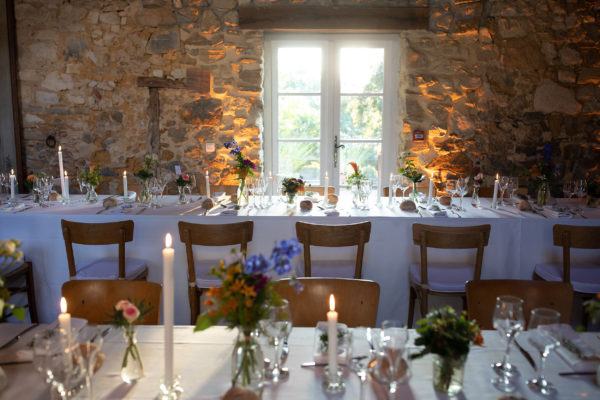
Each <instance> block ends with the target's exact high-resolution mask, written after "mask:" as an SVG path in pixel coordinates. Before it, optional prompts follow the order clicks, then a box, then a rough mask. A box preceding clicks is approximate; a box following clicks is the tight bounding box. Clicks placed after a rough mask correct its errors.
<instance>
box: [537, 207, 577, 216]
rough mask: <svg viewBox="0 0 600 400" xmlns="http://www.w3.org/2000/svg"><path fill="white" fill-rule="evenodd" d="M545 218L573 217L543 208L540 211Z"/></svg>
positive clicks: (563, 212) (569, 214)
mask: <svg viewBox="0 0 600 400" xmlns="http://www.w3.org/2000/svg"><path fill="white" fill-rule="evenodd" d="M541 212H542V213H543V214H544V215H545V216H547V217H550V218H572V217H573V215H572V214H571V213H568V212H566V211H561V210H555V209H553V208H550V207H544V208H543V209H542V211H541Z"/></svg>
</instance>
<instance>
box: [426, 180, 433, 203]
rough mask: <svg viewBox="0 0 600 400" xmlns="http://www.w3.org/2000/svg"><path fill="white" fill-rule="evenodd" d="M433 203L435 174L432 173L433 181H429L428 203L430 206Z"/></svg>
mask: <svg viewBox="0 0 600 400" xmlns="http://www.w3.org/2000/svg"><path fill="white" fill-rule="evenodd" d="M432 201H433V172H432V173H431V179H429V193H428V194H427V203H428V204H430V203H431V202H432Z"/></svg>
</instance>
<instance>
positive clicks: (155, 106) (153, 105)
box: [146, 87, 160, 154]
mask: <svg viewBox="0 0 600 400" xmlns="http://www.w3.org/2000/svg"><path fill="white" fill-rule="evenodd" d="M148 119H149V122H148V135H147V136H146V139H147V145H148V148H149V149H150V150H151V151H152V153H154V154H160V129H159V127H160V125H159V124H160V97H159V96H158V88H157V87H150V101H149V103H148Z"/></svg>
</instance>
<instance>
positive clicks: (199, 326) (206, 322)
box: [194, 314, 213, 332]
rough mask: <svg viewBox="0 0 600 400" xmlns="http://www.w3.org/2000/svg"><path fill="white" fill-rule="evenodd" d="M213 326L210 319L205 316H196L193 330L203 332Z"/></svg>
mask: <svg viewBox="0 0 600 400" xmlns="http://www.w3.org/2000/svg"><path fill="white" fill-rule="evenodd" d="M212 325H213V321H212V319H211V318H210V317H209V316H208V315H205V314H200V315H198V319H197V320H196V327H195V328H194V332H198V331H203V330H205V329H207V328H210V327H211V326H212Z"/></svg>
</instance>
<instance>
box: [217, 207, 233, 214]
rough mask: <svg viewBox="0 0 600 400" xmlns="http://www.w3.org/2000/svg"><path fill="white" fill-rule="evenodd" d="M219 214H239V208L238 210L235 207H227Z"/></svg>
mask: <svg viewBox="0 0 600 400" xmlns="http://www.w3.org/2000/svg"><path fill="white" fill-rule="evenodd" d="M219 215H238V210H236V209H235V208H227V209H225V210H223V211H221V213H220V214H219Z"/></svg>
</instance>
